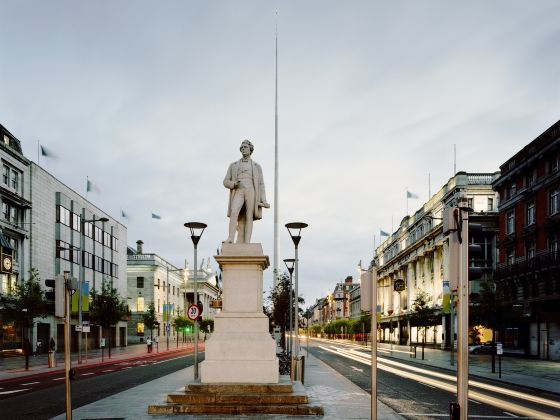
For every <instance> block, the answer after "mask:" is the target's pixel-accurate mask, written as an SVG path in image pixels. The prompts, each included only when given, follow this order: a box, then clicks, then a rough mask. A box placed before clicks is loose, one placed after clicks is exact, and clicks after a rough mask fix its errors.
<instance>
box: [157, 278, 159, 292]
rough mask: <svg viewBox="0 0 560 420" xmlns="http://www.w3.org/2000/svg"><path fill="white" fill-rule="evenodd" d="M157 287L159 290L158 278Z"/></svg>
mask: <svg viewBox="0 0 560 420" xmlns="http://www.w3.org/2000/svg"><path fill="white" fill-rule="evenodd" d="M157 288H158V290H159V279H157Z"/></svg>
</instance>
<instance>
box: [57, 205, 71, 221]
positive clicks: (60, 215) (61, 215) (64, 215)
mask: <svg viewBox="0 0 560 420" xmlns="http://www.w3.org/2000/svg"><path fill="white" fill-rule="evenodd" d="M56 221H57V222H58V223H62V224H63V225H66V226H70V210H68V209H67V208H65V207H62V206H61V205H58V206H56Z"/></svg>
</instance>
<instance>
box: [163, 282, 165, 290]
mask: <svg viewBox="0 0 560 420" xmlns="http://www.w3.org/2000/svg"><path fill="white" fill-rule="evenodd" d="M163 291H164V292H165V282H163Z"/></svg>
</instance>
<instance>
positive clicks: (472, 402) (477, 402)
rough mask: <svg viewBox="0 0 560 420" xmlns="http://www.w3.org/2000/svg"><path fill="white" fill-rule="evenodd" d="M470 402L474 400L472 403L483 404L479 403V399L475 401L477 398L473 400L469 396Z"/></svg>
mask: <svg viewBox="0 0 560 420" xmlns="http://www.w3.org/2000/svg"><path fill="white" fill-rule="evenodd" d="M469 402H472V403H475V404H478V405H480V404H481V403H479V402H478V401H475V400H471V399H470V398H469Z"/></svg>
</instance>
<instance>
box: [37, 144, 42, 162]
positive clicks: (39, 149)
mask: <svg viewBox="0 0 560 420" xmlns="http://www.w3.org/2000/svg"><path fill="white" fill-rule="evenodd" d="M40 156H41V143H39V140H37V165H40V164H41V161H40V159H41V157H40Z"/></svg>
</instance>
